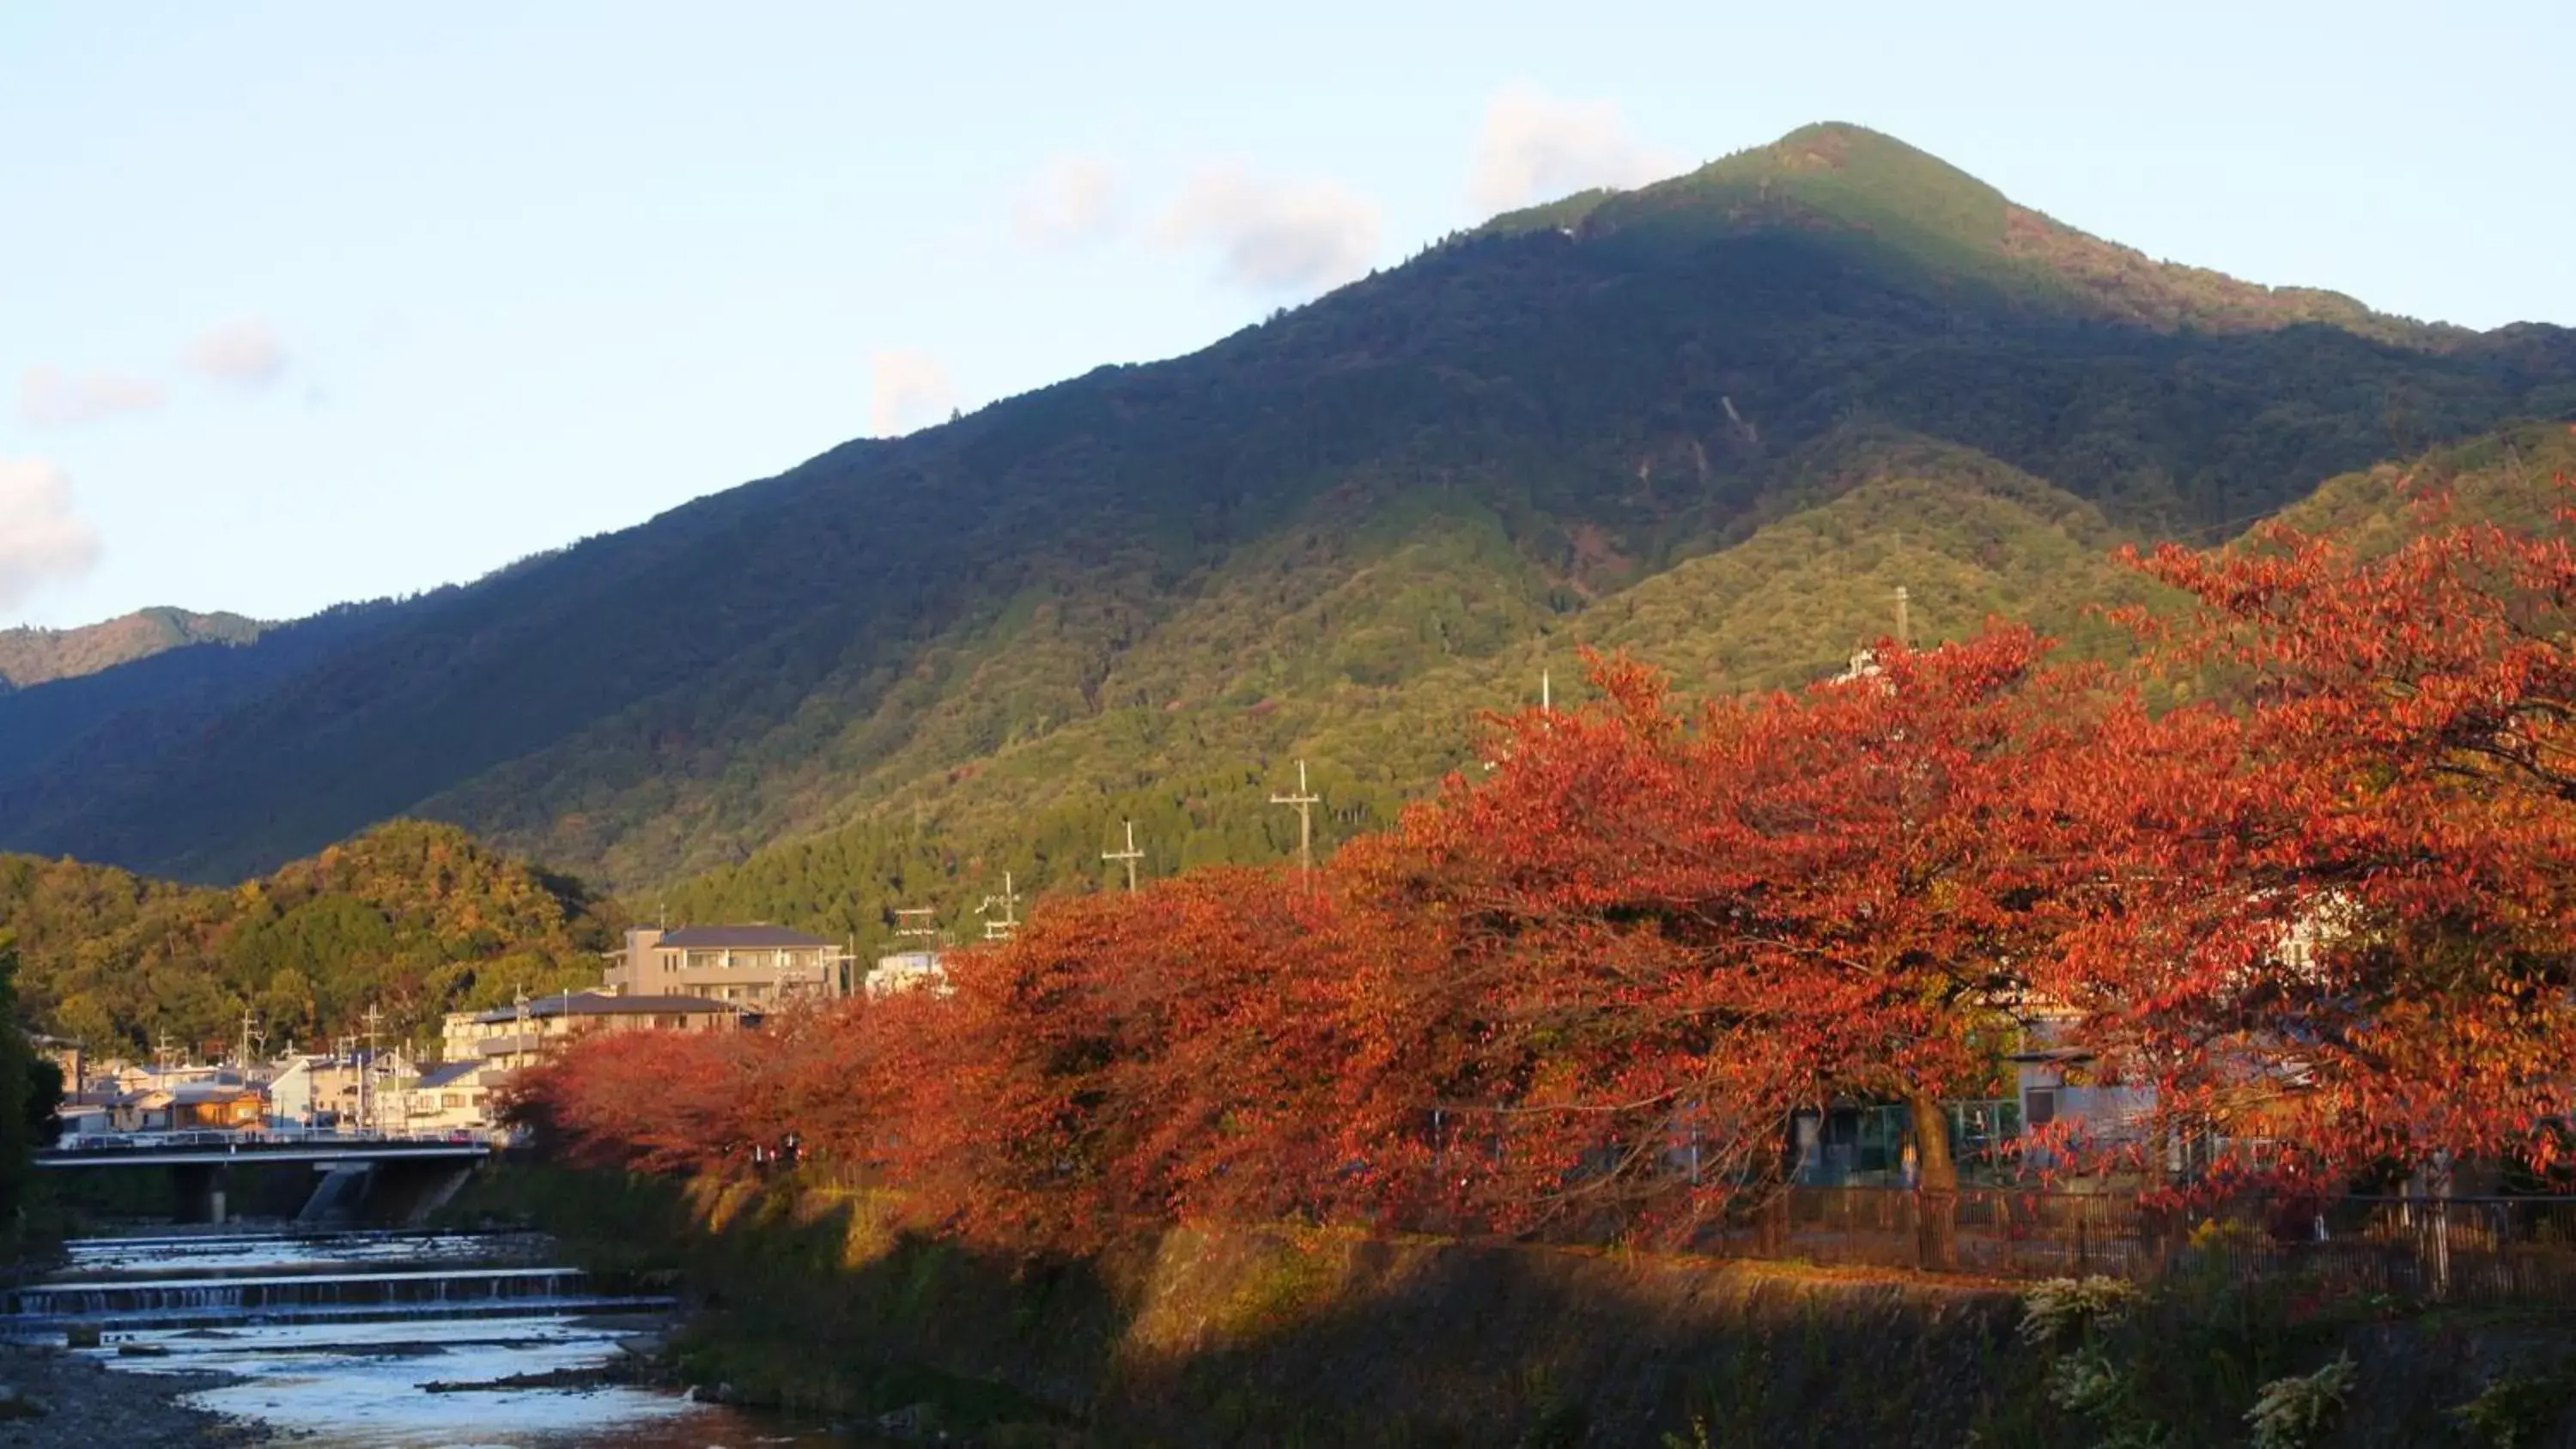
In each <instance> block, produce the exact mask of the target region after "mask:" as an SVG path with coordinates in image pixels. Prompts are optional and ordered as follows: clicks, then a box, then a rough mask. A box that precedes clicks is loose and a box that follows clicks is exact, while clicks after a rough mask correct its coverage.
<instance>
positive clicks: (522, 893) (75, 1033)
mask: <svg viewBox="0 0 2576 1449" xmlns="http://www.w3.org/2000/svg"><path fill="white" fill-rule="evenodd" d="M623 924H624V921H623V918H622V917H619V916H617V915H615V914H614V913H613V912H610V911H607V910H606V909H605V908H603V907H602V906H601V904H600V903H598V902H595V901H593V900H592V899H591V898H590V896H589V895H588V893H587V892H585V891H584V890H583V889H582V887H581V886H580V885H579V884H578V883H576V882H573V881H570V880H567V879H564V878H562V877H559V876H553V875H549V874H547V873H545V872H543V871H539V870H535V869H532V868H531V867H529V866H528V865H526V864H524V863H523V862H519V861H515V860H511V859H508V858H506V857H504V856H502V855H500V854H498V853H497V852H494V851H491V850H488V849H486V848H485V847H483V846H481V845H479V844H477V843H476V842H474V841H473V840H471V839H469V838H467V837H466V835H465V833H464V832H463V831H460V830H458V829H456V828H455V827H454V826H451V825H431V824H424V823H421V822H419V821H395V822H392V823H390V824H386V825H382V826H378V827H376V828H374V829H372V830H369V831H367V832H366V833H365V834H363V835H361V836H359V837H358V838H356V839H354V840H351V841H349V842H347V843H345V844H343V845H338V846H334V847H332V848H331V849H328V850H325V851H323V852H322V853H321V854H320V855H318V856H316V857H314V858H313V859H310V860H302V861H296V862H293V863H291V864H289V865H287V866H285V867H283V868H281V869H280V870H278V871H277V872H276V873H275V874H273V875H271V876H268V877H266V878H264V879H261V880H255V881H250V882H247V883H244V884H242V885H240V886H237V887H234V888H232V889H229V890H226V889H218V888H214V887H207V886H187V885H181V884H179V883H177V882H174V881H165V880H153V879H148V878H145V877H141V876H137V875H133V874H131V873H129V872H127V871H123V870H119V869H117V868H115V867H113V866H99V865H83V864H81V863H79V862H76V861H68V860H63V861H49V860H42V859H38V858H36V857H33V856H24V855H0V940H6V939H13V938H14V939H15V941H16V942H17V945H18V948H19V950H20V953H21V955H22V957H23V961H22V965H21V967H20V972H19V978H18V990H19V993H20V998H21V1000H22V1002H23V1003H24V1007H25V1011H26V1015H27V1018H28V1020H30V1021H31V1022H34V1023H36V1024H37V1025H38V1026H39V1027H40V1028H41V1029H43V1030H46V1031H51V1032H57V1033H60V1034H62V1035H65V1036H71V1037H77V1038H79V1039H80V1040H82V1041H84V1042H86V1043H88V1045H89V1046H90V1048H91V1049H92V1050H94V1051H97V1052H100V1053H117V1052H125V1053H142V1052H148V1051H150V1050H151V1049H152V1048H153V1047H154V1046H155V1045H156V1044H157V1043H158V1042H159V1041H160V1039H161V1038H162V1036H163V1035H164V1034H165V1033H166V1034H167V1035H168V1036H169V1038H170V1040H171V1041H172V1042H173V1043H174V1044H177V1045H180V1046H183V1047H185V1048H186V1049H188V1050H190V1051H208V1050H212V1051H220V1050H221V1047H222V1044H224V1043H229V1042H231V1041H233V1040H234V1039H235V1036H236V1034H237V1032H238V1031H239V1029H240V1022H241V1018H242V1014H243V1013H244V1012H245V1011H248V1012H251V1013H254V1014H255V1015H256V1016H257V1017H258V1019H259V1020H260V1022H261V1023H262V1029H263V1030H264V1031H266V1032H267V1033H268V1038H269V1040H268V1045H269V1046H270V1047H271V1048H273V1049H280V1050H282V1049H283V1048H284V1047H285V1045H286V1042H287V1040H288V1038H290V1037H291V1038H293V1039H294V1040H296V1041H298V1042H302V1043H304V1044H306V1045H307V1046H311V1045H315V1044H319V1043H326V1042H328V1041H329V1040H330V1039H332V1038H333V1037H335V1036H345V1035H349V1034H352V1033H355V1032H358V1031H361V1030H364V1027H363V1025H362V1022H361V1018H362V1016H363V1014H364V1013H365V1012H366V1011H367V1010H368V1008H370V1007H377V1008H381V1009H382V1011H383V1012H384V1015H383V1017H382V1018H381V1022H382V1025H383V1028H384V1030H385V1031H386V1032H387V1033H388V1034H389V1035H390V1036H391V1037H392V1038H393V1039H397V1040H399V1039H402V1038H405V1037H410V1036H416V1035H418V1034H420V1033H421V1032H423V1031H425V1030H429V1029H434V1028H435V1026H436V1023H437V1020H438V1017H439V1015H440V1014H441V1013H443V1012H446V1011H451V1010H455V1009H457V1008H460V1007H467V1006H474V1007H485V1006H496V1005H500V1004H503V1003H505V1002H507V1001H509V1000H510V999H511V998H512V996H513V995H514V994H515V993H516V992H518V991H520V990H522V989H524V990H526V991H528V992H530V993H532V994H538V995H542V994H544V993H545V992H548V991H553V990H560V989H564V988H568V987H590V986H596V985H597V984H598V982H599V970H600V960H599V955H598V953H599V952H601V951H605V950H607V949H609V947H610V946H611V945H612V944H613V942H614V938H615V934H616V932H617V930H618V929H620V928H621V927H622V926H623Z"/></svg>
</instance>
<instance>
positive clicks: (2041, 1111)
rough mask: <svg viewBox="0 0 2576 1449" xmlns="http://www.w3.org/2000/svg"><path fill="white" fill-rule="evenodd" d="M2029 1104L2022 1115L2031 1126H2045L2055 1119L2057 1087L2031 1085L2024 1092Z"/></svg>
mask: <svg viewBox="0 0 2576 1449" xmlns="http://www.w3.org/2000/svg"><path fill="white" fill-rule="evenodd" d="M2024 1095H2025V1097H2026V1099H2027V1100H2028V1102H2029V1104H2030V1106H2029V1110H2028V1111H2026V1112H2024V1113H2023V1114H2022V1115H2023V1116H2024V1118H2025V1119H2027V1120H2028V1121H2029V1123H2030V1125H2031V1126H2033V1127H2045V1126H2047V1125H2048V1124H2049V1123H2051V1122H2054V1121H2056V1120H2057V1089H2056V1088H2055V1087H2033V1088H2031V1089H2030V1090H2029V1092H2027V1093H2025V1094H2024Z"/></svg>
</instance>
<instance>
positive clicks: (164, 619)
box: [0, 609, 264, 690]
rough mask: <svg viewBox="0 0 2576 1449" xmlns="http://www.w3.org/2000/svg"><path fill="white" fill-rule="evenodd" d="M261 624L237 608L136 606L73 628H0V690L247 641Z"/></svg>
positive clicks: (256, 635)
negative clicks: (198, 610) (208, 610)
mask: <svg viewBox="0 0 2576 1449" xmlns="http://www.w3.org/2000/svg"><path fill="white" fill-rule="evenodd" d="M263 627H264V626H263V625H262V624H261V623H260V622H259V621H258V620H257V619H245V618H243V617H242V616H241V615H239V614H192V613H189V612H188V611H187V610H185V609H137V610H135V611H134V612H133V613H131V614H126V615H124V616H122V617H119V618H114V619H110V620H108V621H107V622H105V623H103V624H90V625H86V626H84V627H82V628H78V629H37V628H28V627H21V628H16V629H0V690H6V689H9V688H11V687H12V686H14V687H16V688H19V689H24V688H26V687H27V686H29V685H33V684H43V683H46V682H48V681H50V680H56V679H72V678H77V677H78V676H80V675H84V674H96V673H98V672H99V671H100V670H103V669H114V668H115V667H116V666H118V665H120V664H130V663H132V662H133V661H135V660H137V659H143V658H147V657H149V656H151V655H154V654H158V653H161V652H162V651H163V650H165V649H179V648H184V647H186V646H187V645H190V644H247V643H249V642H250V641H252V640H253V639H256V638H258V637H259V631H260V630H261V629H262V628H263Z"/></svg>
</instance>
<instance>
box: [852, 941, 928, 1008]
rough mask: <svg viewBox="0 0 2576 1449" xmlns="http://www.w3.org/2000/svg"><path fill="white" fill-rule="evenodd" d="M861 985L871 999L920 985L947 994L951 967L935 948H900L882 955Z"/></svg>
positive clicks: (910, 989) (912, 988)
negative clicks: (921, 949) (914, 949)
mask: <svg viewBox="0 0 2576 1449" xmlns="http://www.w3.org/2000/svg"><path fill="white" fill-rule="evenodd" d="M860 985H861V989H862V990H864V991H865V992H866V993H867V995H868V998H869V999H870V1000H876V999H879V998H881V997H887V996H892V995H894V994H895V993H896V992H898V991H912V990H916V989H919V988H921V987H928V988H930V989H931V990H933V991H937V992H940V993H942V994H943V995H944V994H945V993H946V992H947V991H948V969H947V966H946V965H945V963H943V962H942V960H941V959H940V954H939V953H938V952H936V951H897V952H895V953H894V954H893V955H890V956H879V957H878V958H877V964H876V965H874V966H872V967H870V968H868V974H867V978H866V980H864V981H863V982H861V983H860Z"/></svg>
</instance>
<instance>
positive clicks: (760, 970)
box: [605, 926, 850, 1004]
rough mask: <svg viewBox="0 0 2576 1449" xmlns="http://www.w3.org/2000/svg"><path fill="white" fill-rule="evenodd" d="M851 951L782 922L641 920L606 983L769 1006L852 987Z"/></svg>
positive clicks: (616, 988)
mask: <svg viewBox="0 0 2576 1449" xmlns="http://www.w3.org/2000/svg"><path fill="white" fill-rule="evenodd" d="M849 968H850V953H849V951H848V950H846V949H845V948H843V947H842V946H840V945H838V944H836V943H834V942H831V941H826V940H824V939H823V938H822V937H820V936H808V935H806V934H805V933H804V932H802V931H791V930H788V929H786V928H785V927H783V926H688V927H683V928H682V929H680V930H676V931H665V930H660V929H658V928H655V927H649V926H642V927H637V928H636V929H634V930H631V931H628V932H627V933H626V945H625V947H624V948H623V949H621V950H619V951H617V952H615V953H614V954H612V955H611V956H610V957H609V966H608V975H607V978H606V981H605V987H606V989H607V990H608V991H610V992H612V993H614V994H616V995H619V996H702V997H706V998H708V999H709V1000H713V1001H739V1002H743V1003H746V1004H750V1003H760V1004H771V1003H775V1002H778V1001H781V1000H785V999H787V998H789V997H794V996H805V995H814V996H839V995H842V994H843V993H845V992H847V991H848V990H849V980H848V977H849Z"/></svg>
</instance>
